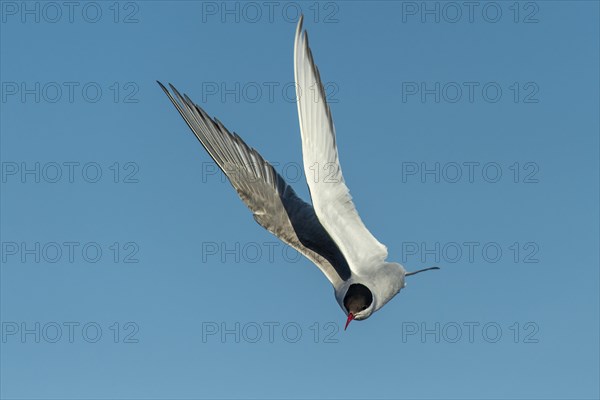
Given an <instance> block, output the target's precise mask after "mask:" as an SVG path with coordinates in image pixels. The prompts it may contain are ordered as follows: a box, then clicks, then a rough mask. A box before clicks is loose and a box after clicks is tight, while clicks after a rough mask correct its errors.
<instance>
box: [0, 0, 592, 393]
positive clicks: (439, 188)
mask: <svg viewBox="0 0 600 400" xmlns="http://www.w3.org/2000/svg"><path fill="white" fill-rule="evenodd" d="M0 6H1V18H2V20H1V25H0V33H1V38H0V45H1V56H2V57H1V60H2V61H1V69H0V74H1V77H0V81H1V82H2V91H1V96H2V98H1V100H0V101H1V103H0V105H1V107H2V118H1V122H0V124H1V125H0V127H1V131H2V137H1V150H0V155H1V161H2V186H1V187H2V196H1V211H2V222H1V230H0V233H1V240H0V241H1V244H2V253H1V258H2V260H1V261H2V267H1V269H0V278H1V282H0V289H1V296H0V299H1V305H0V311H1V318H0V319H1V321H2V332H1V333H2V338H1V341H0V345H1V352H0V354H1V357H0V366H1V371H0V378H1V386H0V387H1V389H0V395H1V396H2V398H15V399H18V398H28V399H33V398H35V399H42V398H63V399H64V398H95V399H98V398H126V399H130V398H131V399H133V398H186V399H187V398H190V399H191V398H257V397H261V398H262V397H267V398H427V399H449V398H561V399H562V398H598V396H599V386H598V376H599V373H600V371H599V343H598V337H599V329H598V328H599V320H598V319H599V317H598V315H599V309H598V308H599V298H598V293H599V287H598V286H599V275H598V270H599V268H598V265H599V259H598V243H599V232H598V219H599V215H598V204H599V192H598V189H599V188H598V179H599V176H598V174H599V173H598V171H599V163H598V159H599V157H598V151H599V142H598V132H599V125H598V109H599V102H598V100H599V97H598V87H599V81H598V70H599V53H598V49H599V43H598V42H599V37H600V35H599V30H598V20H599V18H598V16H599V8H598V3H597V2H593V1H575V2H566V1H538V2H521V3H514V2H476V3H474V4H473V6H472V8H469V6H465V5H464V4H463V3H462V2H450V3H444V2H428V3H422V2H394V1H386V2H363V1H353V2H322V3H314V2H274V3H269V4H266V5H265V3H263V2H251V3H239V2H229V3H222V2H204V3H202V2H197V1H178V2H168V3H167V2H166V1H140V2H120V3H115V2H101V1H98V2H74V3H72V6H66V5H64V4H63V3H62V2H50V3H42V2H12V1H2V2H1V3H0ZM300 10H301V11H302V12H304V14H305V18H306V21H305V27H306V28H307V29H308V31H309V35H310V38H311V46H312V49H313V52H314V55H315V59H316V61H317V64H318V66H319V68H320V71H321V75H322V78H323V80H324V82H326V84H327V92H328V94H329V97H330V100H331V101H332V111H333V116H334V120H335V124H336V129H337V138H338V146H339V152H340V160H341V163H342V166H343V170H344V175H345V178H346V181H347V184H348V186H349V187H350V189H351V192H352V194H353V196H354V199H355V204H356V206H357V208H358V210H359V212H360V214H361V216H362V218H363V220H364V221H365V223H366V225H367V226H368V227H369V229H371V231H372V232H373V233H374V235H375V236H376V237H377V238H378V239H379V240H380V241H381V242H382V243H384V244H386V245H387V246H388V249H389V256H390V260H392V261H398V262H402V263H403V264H404V265H405V266H406V268H407V269H408V270H415V269H419V268H423V267H426V266H431V265H439V266H440V267H442V270H441V271H436V272H428V273H426V274H423V275H419V276H417V277H414V278H411V279H410V280H409V282H408V285H407V287H406V289H405V290H403V291H402V292H401V294H400V295H399V296H397V297H396V298H394V299H393V300H392V301H391V302H390V303H389V304H388V305H387V306H386V307H385V308H383V309H382V310H381V311H380V312H378V313H376V314H375V315H373V316H372V317H371V318H370V319H368V320H367V321H364V322H354V323H353V324H351V325H350V327H349V330H348V331H346V332H344V331H343V330H342V329H341V328H343V323H344V322H345V317H344V315H343V313H342V312H341V310H340V309H339V307H338V305H337V303H336V302H335V299H334V297H333V290H332V288H331V286H330V284H329V283H328V281H327V280H326V279H325V278H324V277H323V276H322V274H321V273H320V272H319V271H318V269H317V268H315V267H314V266H313V265H312V264H311V263H310V262H309V261H307V260H305V259H303V258H300V257H299V256H298V254H297V253H295V252H294V251H292V250H289V249H287V248H286V247H284V246H283V245H281V244H280V243H279V242H278V241H277V239H276V238H274V237H273V236H271V235H270V234H269V233H268V232H266V231H264V230H263V229H262V228H261V227H260V226H258V225H257V224H256V223H254V221H253V220H252V217H251V214H250V213H249V212H248V211H247V209H246V208H245V207H244V205H243V204H242V203H241V201H240V200H239V199H238V198H237V196H236V195H235V193H234V191H233V190H232V189H231V187H230V186H229V184H228V183H226V182H225V181H224V180H223V177H222V176H221V175H219V174H218V173H216V172H215V170H214V165H213V164H212V163H211V162H210V159H209V157H208V155H207V154H206V153H205V151H204V150H203V149H202V148H201V146H200V145H199V144H198V143H197V141H196V140H195V139H194V138H193V136H192V135H191V133H190V132H189V130H188V128H187V127H186V126H185V123H184V122H183V120H182V119H181V118H180V117H179V115H178V114H177V112H176V111H175V110H174V108H173V107H172V106H171V104H170V103H169V101H168V99H167V98H166V97H165V96H164V94H163V93H162V91H161V90H160V88H159V87H158V86H157V85H156V83H155V80H157V79H159V80H161V81H163V82H171V83H173V84H174V85H176V86H177V87H178V89H180V90H181V91H183V92H186V93H187V94H188V95H190V97H192V99H194V100H195V101H196V102H198V103H200V104H202V105H203V107H204V108H205V109H206V110H207V111H208V112H209V113H210V114H211V115H214V116H217V117H218V118H219V119H220V120H221V121H222V122H223V123H224V124H225V125H226V126H227V127H228V128H229V129H230V130H232V131H236V132H237V133H239V134H240V135H241V136H242V138H244V139H245V140H246V141H247V143H248V144H250V145H251V146H253V147H255V148H257V149H258V150H259V151H260V152H261V154H262V155H263V156H264V157H265V158H266V159H268V160H270V161H271V162H272V163H273V164H274V165H276V166H277V167H278V169H279V171H280V172H281V173H282V175H283V176H284V177H285V178H286V179H288V181H290V182H293V183H294V188H295V189H296V190H297V192H298V193H299V194H301V195H302V196H303V197H304V198H305V199H308V192H307V188H306V185H305V183H304V181H303V179H304V178H303V176H301V174H302V172H301V162H302V158H301V148H300V134H299V127H298V119H297V115H296V106H295V104H294V102H293V86H292V85H293V66H292V51H293V37H294V30H295V22H296V20H297V18H296V17H297V13H298V12H299V11H300ZM299 174H300V175H299ZM301 299H304V300H301ZM357 363H359V364H360V365H366V367H365V368H352V366H353V365H355V364H357Z"/></svg>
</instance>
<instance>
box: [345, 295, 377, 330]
mask: <svg viewBox="0 0 600 400" xmlns="http://www.w3.org/2000/svg"><path fill="white" fill-rule="evenodd" d="M344 308H345V311H346V314H347V315H348V319H347V320H346V326H345V327H344V330H346V328H348V325H349V324H350V322H352V320H354V319H356V320H359V321H360V320H363V319H367V318H369V317H370V316H371V314H373V312H374V311H375V307H374V302H373V293H372V292H371V291H370V290H369V288H368V287H366V286H365V285H363V284H361V283H353V284H352V285H350V287H348V291H347V292H346V295H345V296H344Z"/></svg>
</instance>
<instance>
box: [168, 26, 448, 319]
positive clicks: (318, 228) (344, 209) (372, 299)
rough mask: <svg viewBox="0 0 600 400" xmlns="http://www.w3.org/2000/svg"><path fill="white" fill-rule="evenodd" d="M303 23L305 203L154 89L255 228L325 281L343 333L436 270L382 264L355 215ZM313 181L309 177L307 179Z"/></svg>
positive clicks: (298, 74)
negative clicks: (412, 279) (415, 278)
mask: <svg viewBox="0 0 600 400" xmlns="http://www.w3.org/2000/svg"><path fill="white" fill-rule="evenodd" d="M302 21H303V17H302V16H301V17H300V19H299V21H298V26H297V28H296V37H295V42H294V73H295V74H294V75H295V79H296V98H297V105H298V117H299V119H300V132H301V136H302V155H303V164H304V171H305V176H306V177H307V179H306V181H307V184H308V188H309V191H310V197H311V199H312V205H311V204H308V203H306V202H304V201H303V200H302V199H300V198H299V197H298V196H297V195H296V193H295V192H294V189H292V187H291V186H289V185H288V184H287V183H286V182H285V180H284V179H283V178H282V177H281V175H279V174H278V173H277V172H276V171H275V169H274V168H273V166H272V165H271V164H269V162H267V161H266V160H265V159H264V158H263V157H262V156H261V155H260V154H259V153H258V151H256V150H255V149H253V148H252V147H250V146H248V145H247V144H246V143H245V142H244V141H243V140H242V139H241V138H240V137H239V136H238V135H237V134H236V133H232V132H230V131H229V130H228V129H227V128H226V127H225V126H224V125H223V124H222V123H221V121H219V120H218V119H216V118H211V117H210V116H209V115H208V114H207V113H206V112H205V111H204V110H203V109H202V108H201V107H199V106H198V105H196V104H194V102H193V101H192V100H191V99H190V98H189V97H188V96H187V95H185V94H184V95H181V94H180V93H179V92H178V91H177V89H175V87H174V86H173V85H170V84H169V87H170V89H171V90H169V89H167V88H166V87H165V86H164V85H163V84H162V83H160V82H158V84H159V85H160V87H161V88H162V89H163V91H164V92H165V94H166V95H167V96H168V97H169V99H170V100H171V102H172V103H173V105H174V106H175V108H177V111H179V113H180V114H181V116H182V117H183V119H184V120H185V122H186V123H187V125H188V126H189V127H190V129H191V130H192V132H193V133H194V135H195V136H196V138H197V139H198V140H199V141H200V143H201V144H202V146H204V148H205V149H206V151H207V152H208V154H209V155H210V156H211V157H212V159H213V160H214V161H215V163H216V164H217V165H218V166H219V167H220V168H221V170H222V171H223V172H224V173H225V175H226V176H227V178H228V179H229V181H230V183H231V185H232V186H233V188H234V189H235V190H236V191H237V193H238V195H239V196H240V198H241V199H242V201H243V202H244V203H245V204H246V206H248V208H249V209H250V210H251V211H252V213H253V214H254V219H255V220H256V222H258V223H259V224H260V225H261V226H262V227H264V228H265V229H267V230H268V231H269V232H271V233H272V234H274V235H275V236H277V237H278V238H279V239H280V240H282V241H283V242H285V243H287V244H288V245H290V246H291V247H293V248H295V249H296V250H297V251H298V252H300V253H301V254H303V255H304V256H305V257H307V258H308V259H309V260H311V261H312V262H313V263H314V264H315V265H316V266H317V267H319V269H320V270H321V271H322V272H323V274H325V276H326V277H327V279H329V281H330V282H331V284H332V285H333V287H334V290H335V298H336V300H337V302H338V304H339V305H340V307H341V308H342V310H343V311H344V313H345V314H346V315H347V320H346V325H345V327H344V329H346V328H347V327H348V324H349V323H350V322H351V321H352V320H364V319H366V318H368V317H370V316H371V315H372V314H373V313H374V312H375V311H377V310H379V309H380V308H381V307H383V306H384V305H385V304H386V303H387V302H388V301H390V300H391V299H392V298H393V297H394V296H395V295H396V294H397V293H398V292H399V291H400V290H401V289H402V288H403V287H404V286H405V278H406V277H407V276H410V275H414V274H417V273H419V272H423V271H427V270H431V269H439V268H438V267H431V268H425V269H422V270H419V271H414V272H406V270H405V269H404V267H403V266H402V265H400V264H398V263H394V262H387V261H386V258H387V255H388V252H387V248H386V247H385V246H384V245H383V244H381V243H380V242H379V241H378V240H377V239H375V237H374V236H373V235H372V234H371V232H369V230H368V229H367V228H366V227H365V225H364V224H363V222H362V220H361V218H360V216H359V215H358V212H357V211H356V208H355V207H354V203H353V202H352V197H351V196H350V191H349V190H348V187H347V186H346V183H345V181H344V177H343V176H342V170H341V168H340V164H339V159H338V151H337V145H336V138H335V128H334V125H333V120H332V117H331V111H330V109H329V106H328V105H327V101H326V96H325V90H324V88H323V84H322V82H321V78H320V75H319V70H318V69H317V66H316V65H315V63H314V59H313V55H312V52H311V50H310V47H309V45H308V36H307V33H306V31H305V30H304V31H303V30H302ZM315 88H316V90H315ZM314 92H316V93H314ZM309 93H310V95H309ZM315 167H316V168H319V169H326V170H327V171H328V173H327V177H326V179H319V178H320V176H317V175H320V174H311V168H312V169H313V170H314V168H315ZM313 175H314V176H315V178H314V179H311V178H309V177H311V176H313Z"/></svg>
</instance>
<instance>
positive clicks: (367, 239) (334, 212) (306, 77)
mask: <svg viewBox="0 0 600 400" xmlns="http://www.w3.org/2000/svg"><path fill="white" fill-rule="evenodd" d="M294 72H295V77H296V95H297V98H298V116H299V119H300V131H301V133H302V154H303V159H304V172H305V174H306V180H307V183H308V187H309V189H310V196H311V198H312V203H313V207H314V209H315V212H316V213H317V216H318V218H319V221H321V224H322V225H323V226H324V227H325V229H326V230H327V232H328V233H329V234H330V235H331V237H332V238H333V240H334V241H335V243H336V244H337V245H338V246H339V248H340V250H341V251H342V253H343V254H344V256H345V258H346V260H347V261H348V263H349V264H350V268H351V269H352V271H354V272H356V273H358V274H361V272H364V273H367V272H368V270H369V268H370V267H373V266H377V265H379V264H380V263H382V262H383V261H384V260H385V259H386V258H387V248H386V247H385V246H384V245H382V244H381V243H379V242H378V241H377V239H375V237H374V236H373V235H372V234H371V232H369V230H368V229H367V228H366V227H365V225H364V224H363V222H362V220H361V219H360V216H359V215H358V212H357V211H356V208H355V207H354V203H353V202H352V196H350V191H349V190H348V187H347V186H346V183H345V182H344V177H343V176H342V170H341V168H340V162H339V159H338V152H337V146H336V142H335V128H334V125H333V120H332V117H331V111H330V109H329V106H328V105H327V100H326V97H325V90H324V88H323V84H322V82H321V78H320V76H319V70H318V69H317V67H316V65H315V63H314V60H313V56H312V52H311V50H310V47H309V46H308V35H307V33H306V31H302V18H300V21H298V28H297V30H296V40H295V45H294Z"/></svg>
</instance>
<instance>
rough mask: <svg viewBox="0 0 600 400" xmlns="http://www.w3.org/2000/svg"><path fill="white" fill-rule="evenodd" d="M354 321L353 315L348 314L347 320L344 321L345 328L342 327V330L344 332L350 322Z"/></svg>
mask: <svg viewBox="0 0 600 400" xmlns="http://www.w3.org/2000/svg"><path fill="white" fill-rule="evenodd" d="M353 319H354V314H352V313H350V314H348V319H347V320H346V326H345V327H344V330H346V328H347V327H348V325H350V322H351V321H352V320H353Z"/></svg>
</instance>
